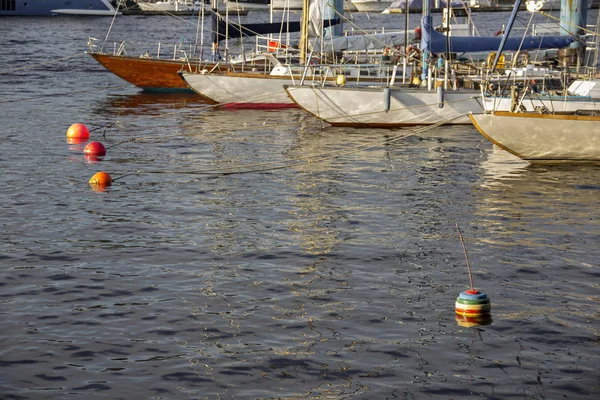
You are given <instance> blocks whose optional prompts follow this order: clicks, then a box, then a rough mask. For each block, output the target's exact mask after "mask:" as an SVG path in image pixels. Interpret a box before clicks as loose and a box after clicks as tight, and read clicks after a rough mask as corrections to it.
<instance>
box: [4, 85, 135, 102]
mask: <svg viewBox="0 0 600 400" xmlns="http://www.w3.org/2000/svg"><path fill="white" fill-rule="evenodd" d="M127 87H131V85H130V84H126V85H121V86H109V87H105V88H101V89H124V88H127ZM92 90H93V91H94V92H97V91H98V90H99V89H86V90H79V91H76V92H73V91H69V92H68V93H49V94H41V95H39V96H34V97H23V98H20V99H12V100H4V101H0V104H3V103H16V102H19V101H30V100H38V99H41V98H44V97H55V96H71V95H74V94H79V93H88V92H91V91H92Z"/></svg>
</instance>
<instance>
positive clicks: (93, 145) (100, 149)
mask: <svg viewBox="0 0 600 400" xmlns="http://www.w3.org/2000/svg"><path fill="white" fill-rule="evenodd" d="M83 152H84V153H85V154H87V155H93V156H98V157H102V156H104V155H106V147H104V145H103V144H102V143H100V142H89V143H88V144H87V145H86V146H85V148H84V149H83Z"/></svg>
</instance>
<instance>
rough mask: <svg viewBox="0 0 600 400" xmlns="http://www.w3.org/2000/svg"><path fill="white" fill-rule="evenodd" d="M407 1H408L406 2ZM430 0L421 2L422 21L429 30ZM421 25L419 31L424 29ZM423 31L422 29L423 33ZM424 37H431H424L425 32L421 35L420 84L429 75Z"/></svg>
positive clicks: (426, 45)
mask: <svg viewBox="0 0 600 400" xmlns="http://www.w3.org/2000/svg"><path fill="white" fill-rule="evenodd" d="M407 1H408V0H407ZM430 1H431V0H423V20H425V19H427V20H428V21H429V23H428V24H427V25H428V27H429V28H430V29H431V4H430ZM422 25H423V24H421V29H423V28H424V27H423V26H422ZM424 30H425V29H423V31H424ZM425 36H428V37H431V35H425V32H423V33H422V34H421V51H422V53H421V65H422V66H423V68H422V70H421V82H425V80H426V79H427V77H428V75H429V65H428V60H429V43H426V42H425V40H424V39H425Z"/></svg>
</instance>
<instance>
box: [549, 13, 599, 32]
mask: <svg viewBox="0 0 600 400" xmlns="http://www.w3.org/2000/svg"><path fill="white" fill-rule="evenodd" d="M538 12H539V13H540V14H542V15H543V16H545V17H548V18H550V19H553V20H556V21H558V22H559V23H560V22H562V21H561V19H560V18H559V17H555V16H554V15H551V14H548V13H545V12H544V11H538ZM569 25H571V26H574V27H575V28H577V29H581V30H582V31H584V32H585V33H589V34H590V35H594V36H598V35H599V34H598V32H594V31H591V30H589V29H587V28H584V27H582V26H579V25H576V24H572V23H571V24H569Z"/></svg>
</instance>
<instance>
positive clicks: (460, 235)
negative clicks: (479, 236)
mask: <svg viewBox="0 0 600 400" xmlns="http://www.w3.org/2000/svg"><path fill="white" fill-rule="evenodd" d="M456 229H458V236H459V237H460V243H462V247H463V250H464V252H465V258H466V259H467V269H468V271H469V282H470V283H471V290H475V288H474V287H473V275H471V263H469V255H468V254H467V248H466V247H465V241H464V240H463V236H462V233H461V232H460V228H459V226H458V222H456Z"/></svg>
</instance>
